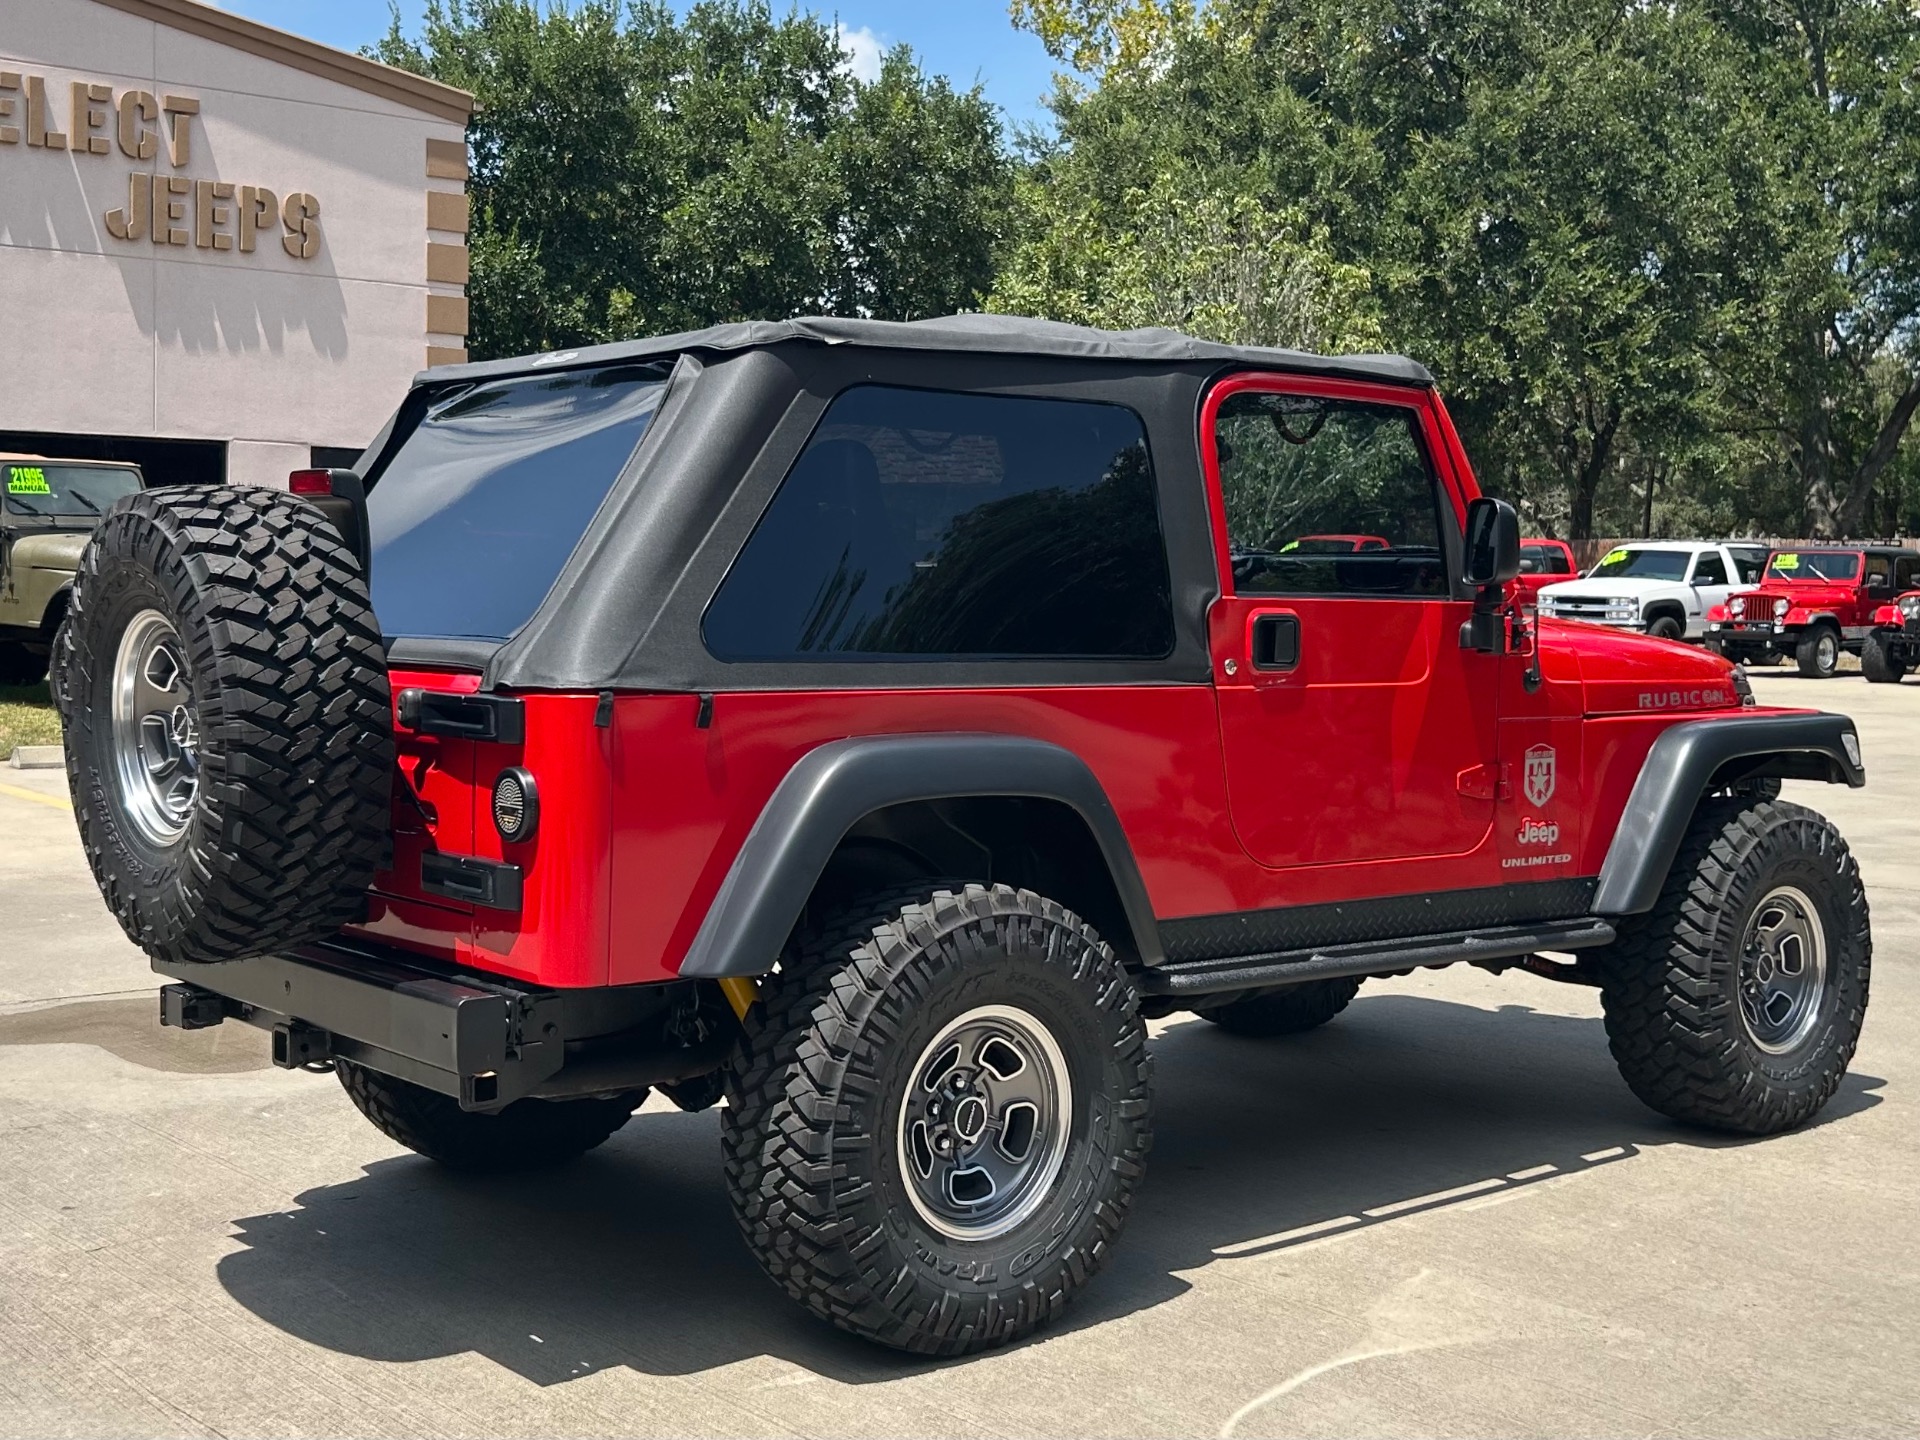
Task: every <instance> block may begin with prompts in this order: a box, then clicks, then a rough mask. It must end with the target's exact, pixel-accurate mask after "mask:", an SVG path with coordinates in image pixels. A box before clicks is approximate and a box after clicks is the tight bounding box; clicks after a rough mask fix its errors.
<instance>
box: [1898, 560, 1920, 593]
mask: <svg viewBox="0 0 1920 1440" xmlns="http://www.w3.org/2000/svg"><path fill="white" fill-rule="evenodd" d="M1893 588H1894V589H1896V590H1902V591H1905V590H1913V589H1916V588H1920V555H1902V556H1901V557H1900V558H1899V559H1898V560H1896V561H1895V562H1894V565H1893Z"/></svg>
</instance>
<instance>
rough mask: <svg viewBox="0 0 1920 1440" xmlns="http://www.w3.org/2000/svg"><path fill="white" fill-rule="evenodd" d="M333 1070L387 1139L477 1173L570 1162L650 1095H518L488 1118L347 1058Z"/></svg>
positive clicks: (501, 1171)
mask: <svg viewBox="0 0 1920 1440" xmlns="http://www.w3.org/2000/svg"><path fill="white" fill-rule="evenodd" d="M334 1074H336V1075H338V1076H339V1077H340V1086H341V1088H342V1089H344V1090H345V1091H346V1092H347V1097H348V1098H349V1099H351V1100H352V1101H353V1103H354V1106H355V1108H356V1109H358V1110H359V1112H360V1113H361V1114H362V1115H364V1116H366V1117H367V1119H369V1120H371V1121H372V1122H373V1123H374V1126H375V1127H376V1128H377V1129H378V1130H379V1131H380V1132H381V1133H382V1134H384V1135H385V1136H386V1137H387V1138H388V1139H389V1140H395V1141H398V1142H399V1143H400V1144H402V1145H404V1146H406V1147H407V1149H409V1150H412V1151H414V1152H415V1153H416V1154H420V1155H424V1156H426V1157H427V1158H428V1159H429V1160H437V1161H439V1162H440V1163H441V1164H442V1165H445V1166H447V1167H449V1168H450V1169H454V1170H465V1171H468V1172H470V1173H473V1174H490V1175H498V1174H505V1173H507V1172H509V1171H514V1170H543V1169H547V1168H549V1167H551V1166H554V1165H561V1164H565V1163H566V1162H567V1161H569V1160H571V1159H573V1158H574V1157H575V1156H577V1155H584V1154H586V1153H587V1151H589V1150H591V1149H593V1148H594V1146H596V1145H599V1144H600V1143H601V1142H603V1141H604V1140H606V1138H607V1137H608V1136H609V1135H611V1134H613V1132H614V1131H616V1130H618V1129H619V1128H620V1127H621V1126H622V1125H625V1124H626V1123H627V1121H628V1120H629V1119H631V1118H632V1116H633V1112H634V1111H635V1110H637V1109H639V1108H640V1105H641V1103H642V1102H643V1101H645V1100H646V1098H647V1092H646V1091H645V1090H644V1089H641V1090H637V1091H633V1092H631V1093H629V1094H625V1095H620V1096H618V1097H616V1098H614V1099H591V1100H516V1101H514V1102H513V1103H512V1104H511V1105H508V1106H506V1107H505V1108H503V1109H501V1110H498V1111H496V1112H494V1113H493V1114H491V1115H486V1114H481V1113H479V1112H476V1111H469V1110H462V1109H461V1108H460V1103H459V1101H457V1100H455V1099H454V1098H453V1097H452V1096H450V1095H442V1094H440V1092H439V1091H437V1090H429V1089H427V1088H426V1087H425V1086H423V1085H415V1084H414V1083H412V1082H411V1081H409V1080H399V1079H396V1078H395V1077H393V1076H391V1075H383V1074H381V1073H380V1072H379V1071H378V1070H369V1069H367V1068H366V1067H365V1066H362V1065H355V1064H354V1063H353V1062H351V1061H349V1060H339V1061H336V1062H334Z"/></svg>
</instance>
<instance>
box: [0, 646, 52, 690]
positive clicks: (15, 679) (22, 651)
mask: <svg viewBox="0 0 1920 1440" xmlns="http://www.w3.org/2000/svg"><path fill="white" fill-rule="evenodd" d="M46 678H47V657H46V656H45V655H43V654H41V653H40V652H39V651H37V650H29V649H28V648H27V647H26V646H24V645H22V644H20V643H19V641H17V640H0V685H38V684H39V683H40V682H41V681H42V680H44V679H46Z"/></svg>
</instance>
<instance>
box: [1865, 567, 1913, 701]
mask: <svg viewBox="0 0 1920 1440" xmlns="http://www.w3.org/2000/svg"><path fill="white" fill-rule="evenodd" d="M1917 666H1920V590H1911V591H1909V592H1908V593H1906V594H1905V595H1902V596H1901V597H1900V598H1899V599H1898V600H1896V601H1894V602H1893V604H1891V605H1882V606H1881V607H1880V608H1879V609H1878V610H1876V611H1874V612H1873V628H1872V629H1871V630H1869V631H1868V632H1867V638H1866V639H1865V640H1864V641H1863V642H1861V646H1860V673H1861V674H1863V675H1865V676H1866V677H1867V679H1868V680H1870V681H1872V682H1873V683H1874V684H1876V685H1897V684H1899V683H1900V678H1901V676H1903V675H1905V674H1906V673H1907V671H1909V670H1912V669H1914V668H1915V667H1917Z"/></svg>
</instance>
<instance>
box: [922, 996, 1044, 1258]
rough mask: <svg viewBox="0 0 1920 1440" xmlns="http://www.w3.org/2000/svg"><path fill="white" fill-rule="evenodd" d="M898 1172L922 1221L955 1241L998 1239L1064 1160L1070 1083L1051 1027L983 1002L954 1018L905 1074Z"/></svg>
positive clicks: (1033, 1205)
mask: <svg viewBox="0 0 1920 1440" xmlns="http://www.w3.org/2000/svg"><path fill="white" fill-rule="evenodd" d="M907 1083H908V1086H909V1089H908V1092H907V1095H906V1097H905V1098H904V1100H903V1101H902V1102H901V1106H900V1137H899V1140H900V1170H901V1174H902V1175H903V1176H904V1178H905V1180H906V1188H907V1195H908V1197H909V1198H910V1199H911V1200H912V1201H913V1207H914V1209H915V1210H917V1211H918V1212H919V1214H920V1218H921V1219H922V1220H924V1221H926V1222H927V1224H928V1225H930V1226H932V1227H933V1228H934V1229H935V1230H937V1231H939V1232H940V1233H941V1234H942V1235H945V1236H947V1237H948V1238H950V1239H953V1240H990V1239H992V1238H994V1237H995V1236H999V1235H1004V1234H1006V1233H1007V1232H1008V1231H1009V1230H1011V1229H1013V1228H1014V1227H1015V1226H1016V1225H1018V1224H1019V1223H1020V1222H1021V1221H1023V1220H1025V1219H1026V1218H1027V1217H1028V1216H1029V1215H1031V1214H1033V1212H1034V1211H1035V1210H1036V1209H1038V1208H1039V1207H1040V1205H1041V1203H1042V1202H1043V1201H1044V1200H1045V1199H1046V1197H1047V1192H1048V1191H1049V1190H1050V1189H1051V1188H1052V1186H1053V1182H1054V1180H1055V1179H1056V1178H1057V1177H1058V1176H1059V1174H1060V1168H1061V1165H1062V1163H1063V1162H1064V1161H1065V1159H1066V1154H1067V1140H1068V1137H1069V1134H1070V1132H1071V1130H1072V1123H1073V1122H1072V1116H1073V1083H1072V1081H1071V1079H1070V1078H1069V1076H1068V1073H1067V1062H1066V1057H1065V1056H1064V1055H1062V1054H1061V1051H1060V1046H1059V1044H1058V1043H1057V1042H1056V1041H1055V1040H1054V1038H1053V1036H1052V1035H1051V1034H1049V1033H1048V1031H1047V1027H1046V1026H1045V1025H1043V1024H1042V1023H1041V1022H1040V1021H1039V1020H1038V1019H1036V1018H1035V1017H1034V1016H1032V1015H1030V1014H1028V1013H1027V1012H1026V1011H1024V1010H1019V1009H1016V1008H1014V1007H1013V1006H1010V1005H986V1006H982V1007H981V1008H980V1009H977V1010H969V1011H968V1012H967V1013H966V1014H964V1015H962V1016H960V1017H959V1018H958V1019H956V1020H954V1021H952V1022H950V1023H949V1024H948V1025H947V1026H946V1027H945V1028H944V1029H942V1030H941V1031H940V1033H939V1034H938V1035H936V1036H934V1038H933V1040H932V1041H931V1042H929V1044H928V1045H927V1046H926V1048H925V1049H924V1050H922V1051H921V1052H920V1058H919V1059H918V1060H917V1061H916V1062H915V1063H914V1066H913V1069H912V1070H911V1071H909V1072H908V1082H907Z"/></svg>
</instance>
